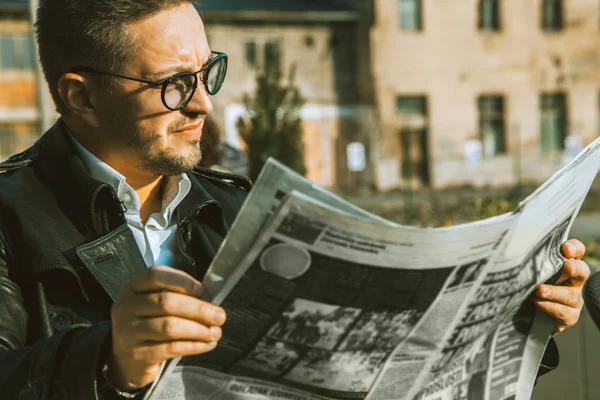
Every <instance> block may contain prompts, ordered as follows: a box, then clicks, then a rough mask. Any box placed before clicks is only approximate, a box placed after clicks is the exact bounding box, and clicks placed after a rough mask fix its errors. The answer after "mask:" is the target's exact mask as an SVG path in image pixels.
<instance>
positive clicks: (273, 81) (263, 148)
mask: <svg viewBox="0 0 600 400" xmlns="http://www.w3.org/2000/svg"><path fill="white" fill-rule="evenodd" d="M294 76H295V67H292V69H291V72H290V76H289V79H288V80H287V83H284V82H282V73H281V68H280V66H279V53H278V52H277V51H265V62H264V68H263V70H262V71H261V72H259V73H258V75H257V77H256V91H255V93H254V96H253V97H250V96H248V95H245V96H244V104H245V106H246V110H247V112H248V115H247V117H246V118H243V117H242V118H240V119H238V121H237V127H238V132H240V136H241V138H242V140H243V141H244V142H245V143H246V145H247V151H248V163H249V171H248V172H249V176H250V179H252V180H256V178H257V177H258V175H259V173H260V171H261V170H262V167H263V165H264V164H265V162H266V161H267V159H268V158H269V157H274V158H276V159H277V160H279V161H281V162H282V163H284V164H286V165H287V166H288V167H290V168H291V169H293V170H294V171H296V172H298V173H299V174H302V175H305V174H306V167H305V165H304V144H303V142H302V121H301V119H300V110H301V108H302V106H303V105H304V99H303V98H302V96H301V95H300V90H299V89H298V88H297V87H296V86H295V84H294Z"/></svg>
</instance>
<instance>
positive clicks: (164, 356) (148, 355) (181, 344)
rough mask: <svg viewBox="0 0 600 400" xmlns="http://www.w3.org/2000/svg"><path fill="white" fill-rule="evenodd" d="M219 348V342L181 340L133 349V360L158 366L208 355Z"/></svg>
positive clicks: (150, 344) (148, 344)
mask: <svg viewBox="0 0 600 400" xmlns="http://www.w3.org/2000/svg"><path fill="white" fill-rule="evenodd" d="M215 347H217V342H209V343H205V342H198V341H193V340H180V341H171V342H162V343H147V344H144V345H141V346H139V347H136V348H135V349H133V359H134V360H136V361H141V362H144V363H147V364H158V363H161V362H163V361H165V360H168V359H171V358H176V357H184V356H193V355H196V354H202V353H208V352H209V351H212V350H214V348H215Z"/></svg>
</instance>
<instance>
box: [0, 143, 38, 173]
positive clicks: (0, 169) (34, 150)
mask: <svg viewBox="0 0 600 400" xmlns="http://www.w3.org/2000/svg"><path fill="white" fill-rule="evenodd" d="M38 155H39V147H38V145H37V144H35V145H33V146H31V147H30V148H28V149H27V150H25V151H23V152H21V153H19V154H15V155H14V156H12V157H10V158H8V159H7V160H6V161H3V162H1V163H0V174H4V173H7V172H9V171H13V170H16V169H19V168H23V167H26V166H28V165H29V164H31V163H32V162H34V161H35V159H36V158H37V157H38Z"/></svg>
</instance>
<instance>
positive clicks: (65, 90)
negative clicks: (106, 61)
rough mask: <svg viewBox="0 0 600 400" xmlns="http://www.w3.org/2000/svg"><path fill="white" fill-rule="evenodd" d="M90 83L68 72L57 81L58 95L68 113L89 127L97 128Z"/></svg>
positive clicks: (83, 77) (84, 78)
mask: <svg viewBox="0 0 600 400" xmlns="http://www.w3.org/2000/svg"><path fill="white" fill-rule="evenodd" d="M92 87H93V86H92V82H90V80H89V79H87V78H86V77H85V76H83V75H80V74H77V73H73V72H68V73H66V74H64V75H63V76H61V77H60V79H59V80H58V94H59V96H60V98H61V99H62V101H63V103H64V104H65V106H66V108H67V109H68V110H69V113H72V114H74V115H76V116H77V117H79V118H81V119H82V120H83V121H85V123H87V124H88V125H90V126H93V127H98V126H99V121H98V115H97V109H96V105H95V104H94V103H95V102H94V100H93V97H92V95H91V94H92Z"/></svg>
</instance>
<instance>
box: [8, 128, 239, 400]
mask: <svg viewBox="0 0 600 400" xmlns="http://www.w3.org/2000/svg"><path fill="white" fill-rule="evenodd" d="M188 175H189V178H190V180H191V181H192V189H191V191H190V193H189V194H188V196H186V198H185V199H184V200H183V202H182V203H181V204H180V205H179V206H178V207H177V210H176V215H177V221H178V233H179V235H180V236H179V239H180V240H179V243H180V246H181V249H182V251H183V253H184V254H185V256H186V257H185V259H186V260H187V262H186V263H184V264H183V265H178V266H175V267H177V268H180V269H182V270H185V271H187V272H189V273H190V274H192V275H194V276H196V277H198V278H200V279H202V277H203V276H204V274H205V272H206V268H207V267H208V265H209V264H210V262H211V260H212V259H213V257H214V255H215V253H216V251H217V249H218V248H219V246H220V244H221V242H222V240H223V237H224V236H225V234H226V233H227V230H228V228H229V226H230V224H231V223H232V222H233V220H234V218H235V216H236V214H237V212H238V210H239V209H240V207H241V205H242V203H243V201H244V199H245V197H246V194H247V191H248V190H249V188H250V182H249V181H248V180H246V179H245V178H241V177H236V176H231V175H228V174H222V173H218V172H214V171H208V170H204V169H200V168H197V169H195V170H194V171H193V172H191V173H188ZM145 270H146V266H145V263H144V260H143V258H142V256H141V254H140V252H139V249H138V247H137V244H136V242H135V239H134V237H133V234H132V233H131V231H130V230H129V228H128V227H127V224H126V221H125V218H124V214H123V208H122V204H121V203H120V201H119V200H118V199H117V196H116V195H115V193H114V191H113V190H112V188H111V187H110V186H109V185H108V184H106V183H104V182H100V181H97V180H94V179H92V178H91V177H90V176H89V174H88V172H87V170H86V169H85V167H84V165H83V163H82V161H81V159H80V158H79V157H78V155H77V153H76V151H75V149H74V148H73V144H72V142H71V140H70V138H69V137H68V135H67V134H66V131H65V127H64V125H63V122H62V121H61V120H59V121H58V122H57V123H56V125H54V126H53V127H52V128H51V129H50V130H49V131H48V132H46V133H45V134H44V136H43V137H42V138H41V139H40V140H39V141H38V142H37V143H36V144H35V145H34V146H32V147H31V148H30V149H28V150H26V151H25V152H24V153H21V154H19V155H17V156H14V157H11V158H10V159H9V160H7V161H6V162H5V163H3V164H0V398H1V399H38V398H39V399H72V400H82V399H95V398H96V390H95V381H96V377H97V373H98V371H99V369H100V366H101V365H102V364H103V362H104V358H105V355H106V353H107V349H106V347H107V343H109V340H107V339H108V338H109V336H110V335H109V333H110V321H109V320H110V307H111V305H112V302H113V300H114V299H115V298H116V297H117V295H118V293H119V290H120V287H121V285H123V284H125V283H127V282H129V281H130V280H131V279H132V278H133V277H134V276H136V275H137V274H139V273H141V272H143V271H145Z"/></svg>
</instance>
